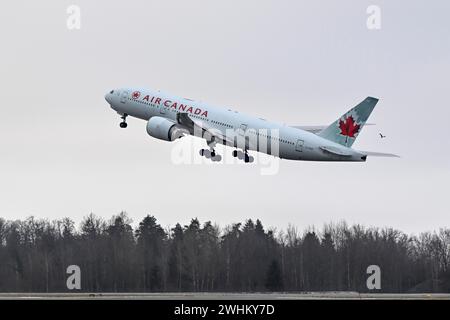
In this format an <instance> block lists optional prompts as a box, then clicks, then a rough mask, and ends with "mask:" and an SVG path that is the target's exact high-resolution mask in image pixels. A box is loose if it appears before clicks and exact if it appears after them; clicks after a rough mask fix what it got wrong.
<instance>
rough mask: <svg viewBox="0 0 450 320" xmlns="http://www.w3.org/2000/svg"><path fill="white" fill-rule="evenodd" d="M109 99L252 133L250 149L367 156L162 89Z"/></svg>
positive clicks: (152, 113)
mask: <svg viewBox="0 0 450 320" xmlns="http://www.w3.org/2000/svg"><path fill="white" fill-rule="evenodd" d="M105 99H106V100H107V101H108V103H109V104H110V105H111V108H113V109H114V110H116V111H117V112H118V113H119V114H121V115H124V114H125V115H129V116H132V117H136V118H139V119H143V120H147V121H148V120H149V119H151V118H152V117H162V118H165V119H168V120H171V121H173V122H174V123H176V121H177V114H178V113H180V112H184V113H187V114H188V115H189V117H192V118H193V119H195V120H198V121H202V122H204V123H205V124H206V125H207V126H208V127H210V128H213V129H214V130H218V131H219V132H220V133H221V134H222V135H224V136H230V134H232V135H234V136H239V135H242V136H246V137H248V139H249V140H250V141H257V142H258V143H250V144H249V145H248V146H247V149H248V150H255V151H259V152H264V153H267V154H271V155H275V156H279V157H280V158H284V159H292V160H313V161H365V160H366V157H365V155H364V154H362V153H360V152H357V151H355V150H353V149H351V148H347V147H345V146H342V145H340V144H337V143H334V142H332V141H329V140H326V139H324V138H321V137H319V136H318V135H316V134H314V133H311V132H307V131H304V130H301V129H297V128H293V127H289V126H286V125H283V124H279V123H276V122H271V121H268V120H264V119H261V118H257V117H252V116H249V115H245V114H242V113H239V112H237V111H233V110H230V109H227V108H219V107H213V106H210V105H207V104H204V103H200V102H196V101H193V100H190V99H185V98H180V97H175V96H172V95H168V94H164V93H161V92H159V91H153V90H148V89H135V88H122V89H118V90H113V91H111V92H110V93H108V94H106V96H105ZM263 140H265V141H266V142H267V143H266V144H265V147H263V148H261V143H260V142H261V141H263ZM219 142H220V141H219ZM235 146H236V145H235ZM327 148H331V149H333V150H343V151H344V152H345V153H346V156H341V155H338V154H335V153H330V152H327V151H326V150H324V149H327ZM275 149H276V150H275Z"/></svg>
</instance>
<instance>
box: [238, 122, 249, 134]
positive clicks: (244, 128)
mask: <svg viewBox="0 0 450 320" xmlns="http://www.w3.org/2000/svg"><path fill="white" fill-rule="evenodd" d="M246 130H247V125H246V124H241V126H240V127H239V129H238V133H239V135H240V136H244V135H245V131H246Z"/></svg>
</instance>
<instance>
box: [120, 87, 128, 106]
mask: <svg viewBox="0 0 450 320" xmlns="http://www.w3.org/2000/svg"><path fill="white" fill-rule="evenodd" d="M127 99H128V91H126V90H124V91H122V94H121V95H120V102H122V103H125V102H127Z"/></svg>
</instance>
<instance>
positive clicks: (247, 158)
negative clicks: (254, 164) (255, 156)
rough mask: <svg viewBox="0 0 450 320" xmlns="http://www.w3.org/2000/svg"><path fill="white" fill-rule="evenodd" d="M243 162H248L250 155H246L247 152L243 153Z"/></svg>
mask: <svg viewBox="0 0 450 320" xmlns="http://www.w3.org/2000/svg"><path fill="white" fill-rule="evenodd" d="M244 162H245V163H248V162H250V157H249V156H248V154H245V156H244Z"/></svg>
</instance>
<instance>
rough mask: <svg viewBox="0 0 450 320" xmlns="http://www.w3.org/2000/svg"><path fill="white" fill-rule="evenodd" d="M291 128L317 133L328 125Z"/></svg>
mask: <svg viewBox="0 0 450 320" xmlns="http://www.w3.org/2000/svg"><path fill="white" fill-rule="evenodd" d="M365 125H366V126H374V125H375V123H366V124H365ZM290 127H291V128H295V129H300V130H304V131H308V132H311V133H314V134H318V133H320V132H321V131H322V130H324V129H326V128H327V127H328V125H326V126H324V125H321V126H290Z"/></svg>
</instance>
